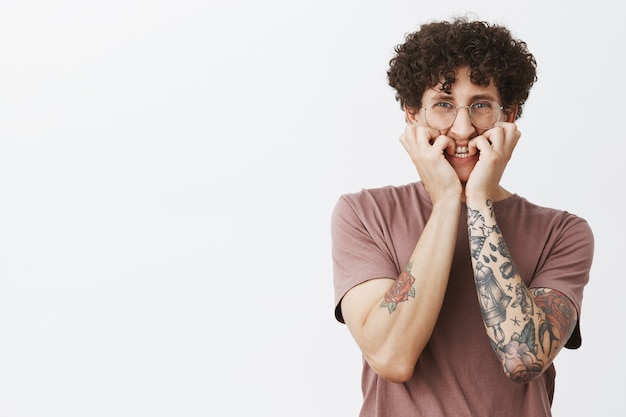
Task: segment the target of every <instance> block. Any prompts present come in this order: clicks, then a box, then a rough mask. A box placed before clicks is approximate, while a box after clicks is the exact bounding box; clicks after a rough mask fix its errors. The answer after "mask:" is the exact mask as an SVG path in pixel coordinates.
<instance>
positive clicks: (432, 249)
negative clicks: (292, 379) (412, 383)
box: [341, 199, 461, 382]
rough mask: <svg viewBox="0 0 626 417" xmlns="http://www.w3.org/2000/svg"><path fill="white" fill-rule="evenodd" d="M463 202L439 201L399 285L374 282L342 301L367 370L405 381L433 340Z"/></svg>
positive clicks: (356, 289)
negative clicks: (365, 361)
mask: <svg viewBox="0 0 626 417" xmlns="http://www.w3.org/2000/svg"><path fill="white" fill-rule="evenodd" d="M460 210H461V203H460V200H459V199H456V200H446V201H440V202H438V203H437V204H434V205H433V211H432V214H431V216H430V218H429V220H428V223H427V224H426V226H425V228H424V230H423V232H422V234H421V235H420V238H419V241H418V243H417V245H416V247H415V249H414V251H413V254H412V255H411V258H410V260H409V263H408V265H407V266H406V270H405V271H404V272H402V273H401V274H400V276H399V277H397V279H372V280H369V281H366V282H364V283H362V284H360V285H357V286H356V287H354V288H352V289H351V290H350V291H348V293H347V294H346V295H345V296H344V298H343V300H342V301H341V308H342V312H343V317H344V320H345V322H346V324H347V325H348V328H349V329H350V332H351V333H352V336H353V337H354V339H355V340H356V342H357V344H358V345H359V348H360V349H361V351H362V353H363V356H364V357H365V359H366V360H367V362H368V363H369V365H370V366H371V367H372V369H374V371H375V372H376V373H378V374H379V375H380V376H382V377H383V378H386V379H388V380H390V381H393V382H404V381H407V380H408V379H409V378H411V376H412V375H413V371H414V369H415V364H416V362H417V360H418V358H419V356H420V354H421V352H422V350H423V349H424V346H425V345H426V343H428V340H429V339H430V336H431V333H432V331H433V328H434V326H435V322H436V321H437V317H438V316H439V311H440V309H441V305H442V303H443V298H444V295H445V291H446V287H447V284H448V276H449V274H450V266H451V264H452V257H453V254H454V247H455V243H456V239H457V231H458V221H459V214H460Z"/></svg>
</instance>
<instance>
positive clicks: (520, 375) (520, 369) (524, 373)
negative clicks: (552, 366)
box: [502, 363, 549, 384]
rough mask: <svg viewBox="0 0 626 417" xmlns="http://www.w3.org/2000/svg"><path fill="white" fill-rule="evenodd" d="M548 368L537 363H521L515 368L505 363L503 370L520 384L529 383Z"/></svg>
mask: <svg viewBox="0 0 626 417" xmlns="http://www.w3.org/2000/svg"><path fill="white" fill-rule="evenodd" d="M548 366H549V365H548ZM546 369H547V367H544V366H541V365H539V364H537V363H535V364H529V365H526V366H524V365H523V364H519V366H516V367H513V368H508V367H507V366H506V364H504V366H503V369H502V370H503V371H504V374H505V375H506V376H507V377H508V378H509V379H510V380H511V381H513V382H516V383H518V384H527V383H529V382H532V381H534V380H535V379H537V378H539V377H540V376H541V375H542V374H543V372H544V371H545V370H546Z"/></svg>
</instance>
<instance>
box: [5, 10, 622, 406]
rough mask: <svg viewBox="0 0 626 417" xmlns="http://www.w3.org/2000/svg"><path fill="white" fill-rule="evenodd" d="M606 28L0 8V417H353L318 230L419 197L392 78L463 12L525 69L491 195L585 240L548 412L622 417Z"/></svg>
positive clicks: (323, 232) (345, 339) (325, 247)
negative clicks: (559, 213) (514, 122)
mask: <svg viewBox="0 0 626 417" xmlns="http://www.w3.org/2000/svg"><path fill="white" fill-rule="evenodd" d="M427 3H431V4H430V5H429V4H427ZM617 7H618V6H617V4H615V3H614V2H609V1H608V0H599V1H593V2H584V3H583V4H581V5H580V6H576V5H574V3H571V2H565V1H554V2H548V1H536V2H502V1H488V0H483V1H473V2H470V1H456V0H450V1H447V2H439V1H432V2H425V1H417V0H414V1H366V0H360V1H356V0H344V1H330V0H316V1H293V0H268V1H254V0H243V1H222V2H218V1H211V0H209V1H208V2H207V1H206V0H204V1H201V0H197V1H192V0H182V1H181V0H177V1H173V0H161V1H158V0H150V1H148V0H144V1H141V0H123V1H122V0H109V1H106V2H105V1H100V2H98V1H89V2H85V1H78V0H76V1H72V0H58V1H55V2H48V1H42V0H40V1H34V0H25V1H20V2H17V1H9V0H2V1H1V2H0V417H9V416H10V417H18V416H19V417H21V416H27V417H39V416H63V417H73V416H80V417H83V416H90V417H98V416H113V415H115V416H144V415H145V416H155V417H158V416H177V417H180V416H185V417H187V416H189V417H191V416H248V415H272V416H315V417H318V416H356V415H357V413H358V409H359V407H360V400H361V398H360V356H359V352H358V350H357V349H356V347H355V345H354V342H353V341H352V339H351V338H350V336H349V335H348V332H347V329H346V328H345V327H344V326H342V325H340V324H338V323H337V322H335V321H334V318H333V288H332V274H331V272H332V271H331V259H330V236H329V219H330V212H331V210H332V208H333V206H334V204H335V201H336V199H337V197H338V196H339V195H340V194H342V193H345V192H352V191H357V190H359V189H361V188H364V187H375V186H382V185H388V184H396V185H398V184H404V183H407V182H412V181H415V180H417V176H416V174H415V172H414V169H413V168H412V165H411V163H410V161H409V159H408V157H407V156H406V155H405V154H404V151H403V149H402V147H401V145H400V144H399V142H398V136H399V135H400V133H401V132H402V129H403V126H404V120H403V114H402V112H401V111H400V109H399V106H398V104H397V103H396V102H395V100H394V98H393V92H392V90H391V89H390V87H388V86H387V83H386V70H387V64H388V61H389V59H390V58H391V56H392V53H393V47H394V46H395V45H396V44H397V43H400V42H402V41H403V37H404V34H405V33H407V32H411V31H413V30H415V29H417V28H418V26H419V24H421V23H424V22H426V21H430V20H433V19H446V18H450V17H452V16H453V15H457V14H463V13H466V12H473V13H474V16H475V17H477V18H480V19H485V20H492V21H496V22H498V23H504V24H506V25H508V26H509V27H510V29H511V30H512V32H513V33H514V34H515V35H517V36H519V37H521V38H522V39H524V40H526V41H527V43H528V45H529V48H530V49H531V51H533V52H534V53H535V55H536V57H537V59H538V62H539V81H538V83H537V84H536V86H535V88H534V89H533V91H532V92H531V97H530V99H529V101H528V102H527V106H526V109H525V111H524V112H525V113H524V115H523V117H522V119H521V120H520V121H519V125H520V129H521V130H522V132H523V136H522V140H521V142H520V144H519V146H518V148H517V150H516V153H515V154H514V160H513V161H512V162H511V163H510V166H509V168H508V171H507V173H506V176H505V178H504V180H503V182H504V185H505V186H506V187H507V188H509V189H510V190H512V191H515V192H517V193H518V194H521V195H523V196H525V197H527V198H528V199H530V200H532V201H534V202H536V203H539V204H543V205H547V206H554V207H559V208H564V209H567V210H569V211H571V212H574V213H576V214H579V215H581V216H583V217H585V218H586V219H587V220H588V221H589V223H590V224H591V226H592V228H593V229H594V232H595V235H596V251H597V252H596V256H595V263H594V266H593V270H592V277H591V283H590V285H589V286H588V287H587V291H586V294H585V300H584V306H583V317H582V328H583V338H584V344H583V346H582V348H581V349H579V350H577V351H571V352H570V351H565V352H563V353H562V354H561V355H560V357H559V358H558V359H557V367H558V376H557V378H558V380H557V391H556V398H555V404H554V414H555V416H565V415H576V416H584V415H602V416H605V417H610V416H623V415H625V414H626V405H625V402H624V399H623V396H624V392H625V388H626V386H625V383H624V379H623V375H624V374H625V373H626V367H625V362H624V361H623V359H622V347H623V345H624V343H625V342H626V337H625V336H624V331H623V330H624V328H625V327H626V319H625V318H624V317H625V315H624V313H623V308H624V302H623V298H624V291H625V290H626V286H625V284H624V282H625V281H624V276H623V275H624V274H623V271H624V268H623V262H622V260H623V253H622V252H623V251H624V243H623V239H624V234H625V233H624V232H625V227H624V222H623V219H622V216H621V214H622V207H623V204H622V199H621V195H622V194H623V192H624V179H625V175H624V171H623V167H624V163H623V154H624V144H625V143H626V141H625V139H624V127H623V125H624V119H625V117H624V106H623V103H624V96H625V94H626V87H625V83H624V75H623V71H622V70H623V64H622V60H621V59H622V58H621V55H622V52H623V45H624V41H625V36H626V31H625V29H624V25H623V19H622V15H621V14H620V13H618V9H617Z"/></svg>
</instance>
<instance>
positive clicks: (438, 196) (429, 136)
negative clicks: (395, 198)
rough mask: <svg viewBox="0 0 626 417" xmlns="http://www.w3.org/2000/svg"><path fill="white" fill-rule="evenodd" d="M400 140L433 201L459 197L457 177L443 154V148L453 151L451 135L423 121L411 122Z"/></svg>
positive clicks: (460, 189) (459, 182)
mask: <svg viewBox="0 0 626 417" xmlns="http://www.w3.org/2000/svg"><path fill="white" fill-rule="evenodd" d="M400 142H401V143H402V145H403V146H404V149H406V151H407V153H408V154H409V156H410V157H411V161H413V164H414V165H415V168H416V169H417V173H418V175H419V176H420V179H421V180H422V182H423V183H424V187H425V188H426V190H427V191H428V193H429V194H430V198H431V200H432V201H433V204H434V203H436V202H437V201H439V200H443V199H446V198H456V199H460V198H461V195H462V193H463V187H462V185H461V181H460V180H459V177H458V176H457V174H456V171H455V170H454V168H452V165H450V163H449V162H448V161H447V160H446V158H445V157H444V152H445V150H446V149H451V152H454V146H455V144H454V141H453V140H452V139H450V138H449V137H447V136H445V135H441V134H440V133H439V131H438V130H435V129H433V128H431V127H429V126H427V125H421V124H417V123H411V124H409V125H407V126H406V128H405V129H404V134H402V135H401V136H400Z"/></svg>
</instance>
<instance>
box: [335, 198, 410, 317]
mask: <svg viewBox="0 0 626 417" xmlns="http://www.w3.org/2000/svg"><path fill="white" fill-rule="evenodd" d="M379 221H382V219H379ZM376 222H377V220H376V217H375V216H369V215H366V211H365V209H364V208H363V207H362V205H361V204H360V202H359V200H358V198H357V196H355V195H343V196H341V197H340V198H339V201H338V202H337V204H336V206H335V209H334V210H333V213H332V219H331V237H332V260H333V278H334V287H335V317H336V319H337V320H338V321H340V322H341V323H344V320H343V315H342V313H341V299H342V298H343V296H344V295H345V294H346V293H347V292H348V291H349V290H350V289H351V288H353V287H355V286H356V285H358V284H361V283H363V282H365V281H368V280H370V279H374V278H396V277H397V276H398V274H399V271H398V268H397V266H396V263H395V262H394V261H393V256H391V255H390V251H389V249H388V247H387V245H386V243H385V241H384V237H383V236H382V233H380V230H381V227H380V226H381V225H378V224H376Z"/></svg>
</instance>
